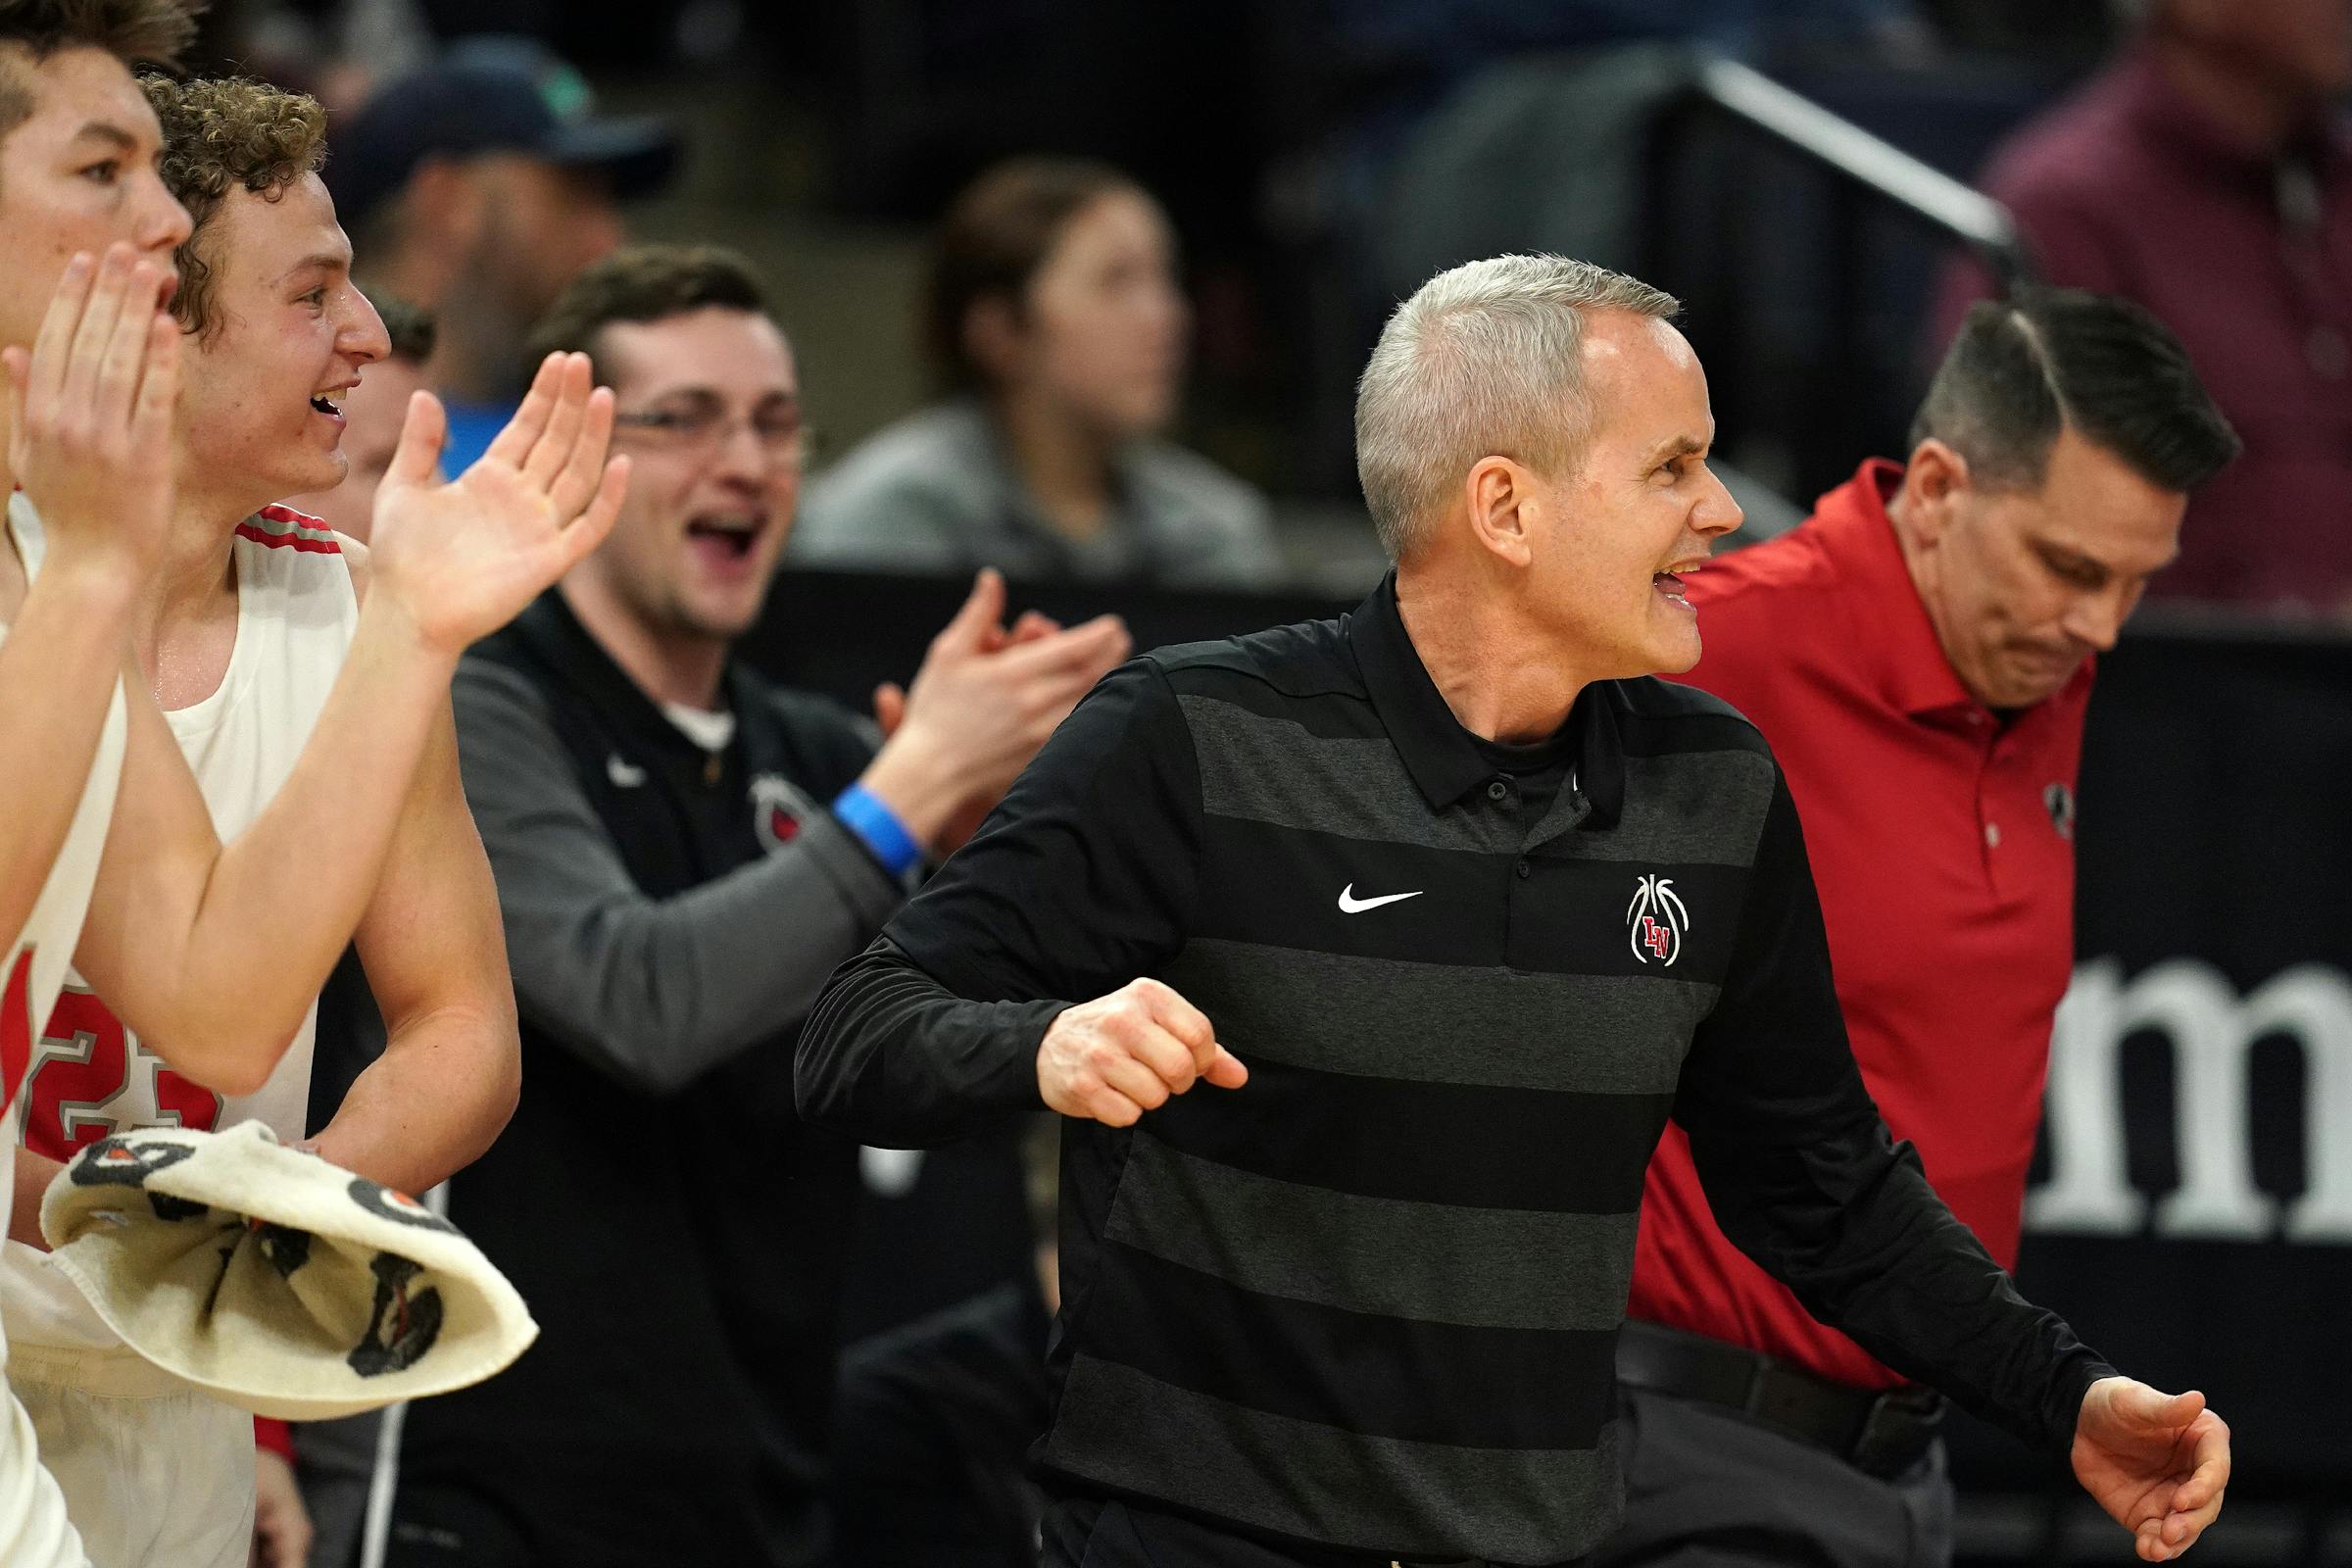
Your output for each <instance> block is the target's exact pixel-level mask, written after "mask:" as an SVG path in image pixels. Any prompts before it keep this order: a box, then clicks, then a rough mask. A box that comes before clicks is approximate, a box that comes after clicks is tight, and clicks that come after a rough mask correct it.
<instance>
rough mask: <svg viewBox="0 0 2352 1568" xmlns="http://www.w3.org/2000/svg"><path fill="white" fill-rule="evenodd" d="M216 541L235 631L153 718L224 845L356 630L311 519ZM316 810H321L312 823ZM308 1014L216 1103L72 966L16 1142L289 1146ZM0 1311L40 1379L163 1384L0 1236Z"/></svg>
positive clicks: (256, 807)
mask: <svg viewBox="0 0 2352 1568" xmlns="http://www.w3.org/2000/svg"><path fill="white" fill-rule="evenodd" d="M231 548H232V551H233V554H234V558H235V564H236V580H237V635H236V644H235V647H234V648H233V649H232V650H231V652H230V654H229V661H228V671H227V673H226V674H225V675H223V676H222V677H221V684H220V686H219V687H218V688H217V689H216V690H215V691H214V692H213V694H212V695H211V696H209V697H207V698H205V699H204V700H203V701H201V702H199V703H196V704H195V705H193V706H192V707H188V708H183V709H180V710H178V711H175V712H172V713H167V714H166V715H165V717H166V718H167V719H169V720H170V721H171V725H172V734H173V735H174V736H175V737H176V738H177V739H178V741H179V748H180V751H181V752H182V753H183V754H184V755H185V756H186V757H187V760H188V766H189V768H190V770H191V771H193V772H194V773H195V775H196V783H197V787H198V788H199V789H200V790H201V791H202V792H203V794H204V801H205V805H207V806H208V807H210V808H211V809H212V815H213V826H214V828H215V830H216V831H217V832H218V833H219V834H220V836H221V840H222V842H224V843H225V842H227V841H228V840H230V839H233V838H235V837H236V836H237V835H238V834H239V833H242V832H243V831H244V830H245V828H246V826H247V825H248V824H249V823H251V822H252V821H253V819H254V818H255V817H257V816H259V815H260V814H261V813H262V811H263V809H265V808H266V807H268V806H269V804H270V801H271V800H272V799H274V798H275V796H276V795H277V792H278V788H279V786H280V785H282V784H283V783H285V781H286V778H287V776H288V775H289V774H291V773H292V772H293V770H294V763H295V761H296V760H297V759H298V758H300V757H301V755H302V749H303V747H304V745H305V744H306V743H307V742H308V741H309V740H310V736H311V731H312V729H313V728H314V727H316V725H317V724H318V721H319V711H320V710H321V709H323V708H324V707H325V706H326V697H327V693H328V692H329V691H330V690H332V689H333V687H334V683H335V676H336V674H337V673H338V672H339V671H340V670H341V668H342V667H343V661H344V657H345V655H346V654H347V653H348V652H349V650H350V648H351V639H352V635H353V633H354V631H355V629H356V628H357V626H358V624H359V601H358V598H357V597H356V595H355V594H354V592H353V589H352V582H351V569H350V566H349V564H348V563H346V562H345V560H344V558H343V555H342V552H341V549H340V547H339V546H338V545H337V543H336V537H335V534H334V533H333V532H332V531H331V530H330V529H328V528H327V527H326V526H325V525H324V524H323V523H320V522H319V520H318V519H316V518H314V517H307V516H304V515H302V514H300V513H297V512H293V511H290V510H288V509H286V508H283V507H270V508H266V509H264V510H263V511H262V512H261V513H260V514H259V515H256V516H254V517H251V518H248V519H247V520H246V521H245V522H243V523H241V524H240V525H239V526H238V528H237V534H236V540H235V543H234V544H233V546H232V547H231ZM328 816H329V813H328V812H326V811H323V810H322V811H321V812H320V817H321V821H322V824H324V823H325V822H326V820H327V818H328ZM321 831H331V828H329V827H327V826H324V825H322V827H321ZM255 940H257V941H268V940H269V938H268V934H267V933H264V932H257V933H256V934H255ZM318 1019H319V1008H318V1005H317V1004H316V1003H314V1004H313V1005H312V1006H311V1009H310V1011H309V1012H308V1013H306V1014H305V1015H304V1017H303V1021H302V1029H301V1031H300V1032H299V1033H298V1034H297V1035H296V1036H295V1037H294V1041H293V1044H292V1045H290V1046H288V1047H287V1048H286V1054H285V1056H284V1057H283V1058H282V1059H281V1060H280V1061H279V1062H278V1064H277V1067H276V1070H275V1071H273V1072H272V1073H270V1079H269V1081H268V1082H267V1083H265V1084H264V1085H263V1086H262V1087H261V1089H260V1090H258V1091H256V1092H255V1093H253V1094H251V1095H242V1096H238V1097H236V1098H234V1099H223V1098H222V1097H221V1096H220V1095H217V1094H215V1093H214V1092H213V1091H211V1090H210V1089H207V1088H205V1087H203V1086H202V1085H200V1084H198V1083H196V1082H194V1081H193V1080H191V1079H188V1078H186V1077H183V1076H182V1075H180V1074H179V1073H176V1072H174V1071H172V1069H171V1068H170V1067H168V1066H166V1065H165V1064H164V1061H163V1058H162V1057H161V1056H159V1055H158V1054H156V1053H155V1052H154V1051H153V1050H151V1049H150V1048H149V1047H148V1046H147V1045H146V1044H145V1043H144V1042H142V1041H141V1040H140V1039H139V1038H138V1037H137V1036H136V1035H134V1034H132V1033H131V1032H130V1031H129V1030H128V1029H125V1028H124V1027H123V1024H122V1023H121V1022H120V1021H119V1020H118V1019H117V1018H116V1017H115V1016H114V1014H113V1013H112V1012H111V1011H109V1010H108V1009H107V1007H106V1005H105V1004H104V1003H103V1002H101V1001H100V1000H99V999H98V998H97V997H96V996H95V995H93V994H92V993H91V991H90V990H89V988H88V987H87V986H85V985H83V984H82V983H81V980H80V977H79V976H70V977H69V978H68V981H67V984H66V987H65V990H64V992H63V994H62V995H60V996H59V998H58V1000H57V1005H56V1006H55V1007H54V1008H53V1009H52V1011H51V1013H50V1015H49V1023H48V1027H47V1028H46V1029H44V1030H42V1031H41V1032H40V1035H39V1037H38V1039H37V1040H36V1041H35V1042H34V1052H33V1059H32V1066H31V1071H30V1073H29V1074H28V1075H27V1077H26V1080H25V1092H24V1094H23V1095H22V1097H21V1098H22V1100H23V1103H24V1108H23V1112H22V1114H21V1116H19V1118H18V1119H17V1121H16V1123H15V1126H16V1132H17V1136H18V1138H19V1139H20V1141H22V1142H23V1143H24V1144H25V1146H26V1147H28V1148H30V1149H33V1150H36V1151H38V1152H41V1153H44V1154H48V1155H50V1156H51V1157H52V1158H57V1159H64V1158H67V1157H69V1156H70V1155H72V1154H73V1152H74V1151H76V1150H78V1149H82V1148H84V1147H86V1146H88V1145H89V1144H91V1143H93V1142H95V1141H96V1140H98V1139H100V1138H103V1137H106V1136H107V1135H109V1134H111V1133H117V1132H122V1131H124V1130H126V1129H131V1128H137V1127H157V1126H171V1127H200V1128H208V1129H209V1128H221V1127H230V1126H234V1125H235V1124H237V1123H238V1122H243V1121H261V1122H266V1123H268V1124H269V1126H270V1130H271V1131H272V1132H274V1133H276V1134H277V1135H278V1137H279V1138H280V1139H282V1140H284V1141H285V1142H288V1143H292V1142H294V1141H296V1140H298V1139H300V1138H303V1137H305V1136H306V1135H307V1131H308V1129H307V1127H306V1125H305V1124H306V1120H307V1116H308V1105H309V1100H310V1092H311V1055H312V1047H313V1043H314V1037H315V1034H316V1030H317V1025H318ZM0 1321H5V1323H6V1325H7V1333H8V1337H9V1339H10V1340H11V1341H12V1342H14V1343H15V1344H16V1345H17V1346H19V1347H20V1356H21V1357H23V1358H26V1359H28V1360H30V1361H34V1362H37V1363H38V1364H39V1372H40V1375H41V1376H42V1377H44V1378H48V1379H51V1380H64V1381H71V1382H73V1383H75V1384H79V1385H81V1386H86V1387H89V1388H91V1389H93V1390H97V1391H100V1392H109V1393H116V1394H123V1395H130V1396H141V1395H161V1394H163V1393H166V1392H169V1391H170V1390H172V1388H173V1387H174V1385H173V1384H172V1380H171V1379H170V1378H169V1376H168V1375H167V1374H165V1373H162V1372H160V1371H157V1370H156V1369H154V1368H152V1367H150V1366H149V1365H148V1364H147V1363H146V1362H145V1361H143V1360H141V1359H140V1358H138V1357H137V1356H136V1355H135V1354H133V1353H132V1352H131V1351H130V1350H128V1349H127V1348H124V1347H123V1344H122V1342H121V1341H120V1340H119V1339H117V1338H116V1336H115V1335H114V1333H113V1331H111V1330H110V1329H108V1328H107V1327H106V1325H105V1324H104V1323H103V1322H101V1321H100V1320H99V1318H98V1315H97V1314H96V1313H95V1312H93V1311H92V1310H91V1309H90V1307H89V1304H88V1303H87V1302H86V1301H84V1300H83V1299H81V1294H80V1292H78V1291H76V1290H75V1289H74V1288H73V1285H72V1284H71V1283H70V1282H68V1281H67V1279H66V1278H65V1277H64V1275H62V1274H61V1273H59V1272H58V1271H57V1270H56V1269H55V1268H53V1267H51V1266H50V1264H49V1262H48V1259H47V1256H46V1254H43V1253H41V1252H37V1251H35V1250H32V1249H31V1248H28V1247H24V1246H22V1245H20V1244H18V1243H15V1242H10V1243H8V1244H7V1247H6V1250H5V1258H4V1259H0Z"/></svg>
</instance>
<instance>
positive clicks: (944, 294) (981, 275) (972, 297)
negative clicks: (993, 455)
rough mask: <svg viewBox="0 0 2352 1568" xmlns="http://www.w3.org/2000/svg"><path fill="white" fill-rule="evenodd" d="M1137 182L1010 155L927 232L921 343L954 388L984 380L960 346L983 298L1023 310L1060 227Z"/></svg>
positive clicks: (1076, 161) (1069, 161) (1089, 162)
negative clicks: (929, 235)
mask: <svg viewBox="0 0 2352 1568" xmlns="http://www.w3.org/2000/svg"><path fill="white" fill-rule="evenodd" d="M1142 189H1143V187H1142V186H1140V185H1138V184H1137V183H1136V182H1135V181H1134V179H1133V178H1131V177H1129V176H1128V175H1127V174H1125V173H1122V172H1120V171H1119V170H1117V169H1116V168H1114V167H1112V166H1111V165H1109V164H1105V163H1103V162H1100V161H1099V160H1096V159H1092V158H1044V157H1033V158H1014V159H1009V160H1007V161H1005V163H1002V164H999V165H997V166H996V167H995V168H993V169H990V170H989V171H987V172H985V173H983V174H981V176H980V177H979V178H977V179H975V180H973V181H972V183H971V184H969V185H967V186H965V187H964V189H963V192H962V194H961V195H959V196H957V197H956V200H955V201H954V202H953V203H952V204H950V206H949V208H948V211H947V216H946V217H944V218H942V219H941V220H940V222H939V231H938V232H937V233H936V234H934V235H933V236H932V240H931V258H930V267H929V272H928V275H927V276H926V277H925V278H924V282H923V346H924V348H925V350H926V351H927V352H928V354H929V355H930V358H931V360H932V363H933V364H934V366H936V367H937V368H938V370H939V372H940V375H941V377H942V379H943V380H944V381H945V382H946V384H947V386H948V387H949V388H950V389H951V390H958V391H960V390H974V389H979V388H983V387H985V386H986V385H987V382H988V376H987V372H986V371H985V370H983V369H982V368H981V367H980V365H979V364H978V362H976V361H975V360H973V358H972V356H971V354H970V353H969V351H967V350H966V349H965V347H964V342H963V328H964V321H965V319H966V318H968V317H969V316H970V315H971V311H972V307H973V306H975V305H977V304H979V303H980V302H981V301H983V300H990V299H1001V300H1005V301H1007V302H1009V303H1010V304H1011V306H1012V308H1013V312H1014V314H1015V315H1016V316H1017V315H1019V314H1020V312H1021V310H1022V309H1023V307H1024V305H1025V303H1026V301H1027V297H1028V293H1029V284H1030V281H1031V280H1032V279H1033V278H1035V277H1036V276H1037V274H1038V271H1039V270H1040V269H1041V268H1043V267H1044V266H1045V265H1046V261H1047V259H1048V258H1050V257H1051V256H1052V255H1053V254H1054V246H1056V245H1058V244H1059V243H1061V236H1062V231H1063V230H1064V229H1066V228H1067V227H1068V226H1069V223H1070V220H1071V219H1073V218H1075V217H1077V216H1078V215H1079V213H1081V212H1083V211H1084V210H1086V209H1087V208H1089V207H1092V206H1093V205H1094V204H1095V203H1096V202H1098V201H1100V200H1102V199H1103V197H1105V196H1109V195H1114V194H1118V193H1121V192H1128V191H1133V192H1139V193H1140V192H1141V191H1142Z"/></svg>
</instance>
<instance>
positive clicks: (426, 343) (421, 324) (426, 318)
mask: <svg viewBox="0 0 2352 1568" xmlns="http://www.w3.org/2000/svg"><path fill="white" fill-rule="evenodd" d="M368 303H369V304H371V305H373V306H374V307H375V314H376V315H378V316H380V317H382V318H383V319H384V335H385V336H386V337H388V338H390V339H391V340H392V358H394V359H396V360H399V361H401V362H402V363H404V364H408V365H422V364H423V363H424V362H425V361H427V360H429V359H431V358H432V357H433V343H434V341H435V340H436V339H437V338H439V337H440V335H441V333H440V323H439V322H438V321H436V320H435V319H434V318H433V313H432V312H430V311H428V310H425V309H424V308H423V307H422V306H417V305H411V304H410V303H409V302H408V301H407V300H404V299H402V298H401V297H400V296H399V295H397V294H384V293H370V294H369V295H368Z"/></svg>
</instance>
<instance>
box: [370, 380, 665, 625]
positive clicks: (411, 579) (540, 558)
mask: <svg viewBox="0 0 2352 1568" xmlns="http://www.w3.org/2000/svg"><path fill="white" fill-rule="evenodd" d="M591 381H592V377H591V375H590V373H589V368H588V357H587V356H586V355H584V354H551V355H549V356H548V357H547V360H546V362H545V363H544V364H542V365H541V366H540V367H539V374H538V376H537V378H536V379H534V380H533V381H532V382H531V390H530V393H529V395H528V396H526V397H525V398H524V399H523V400H522V407H521V408H519V409H517V410H516V411H515V417H514V418H513V419H512V420H510V421H508V424H507V427H506V428H505V429H504V430H502V431H500V432H499V435H498V439H497V440H495V441H493V442H491V443H490V449H489V450H488V451H487V452H485V453H484V454H483V455H482V457H481V460H480V461H479V462H477V463H475V464H474V466H472V467H470V468H467V469H466V471H465V472H464V473H462V474H460V475H459V476H458V477H457V478H455V479H453V480H449V481H447V482H443V481H442V480H441V478H440V477H439V474H438V466H439V460H440V455H441V444H442V441H443V439H444V437H445V436H446V435H447V433H448V428H449V424H448V417H447V416H446V415H445V414H444V413H443V411H442V408H441V403H440V400H439V399H437V398H435V397H434V396H433V395H432V394H431V393H429V392H418V393H417V394H416V395H415V396H414V397H413V398H412V399H411V400H410V402H409V415H408V422H407V424H406V425H404V426H403V427H402V429H401V432H400V447H399V449H398V450H397V451H396V452H395V453H394V454H393V458H392V466H391V468H390V469H389V470H388V471H387V472H386V473H385V475H384V482H383V487H382V488H381V489H380V490H378V491H377V492H376V498H375V516H374V521H373V532H372V534H371V536H370V538H369V553H370V556H371V558H372V563H373V566H372V584H371V587H370V591H369V598H370V600H371V601H372V600H374V599H376V598H379V597H388V598H389V599H391V600H392V601H393V602H394V603H395V604H397V605H398V606H399V607H400V608H401V609H402V610H403V611H404V612H405V613H407V615H408V617H409V619H410V620H411V622H412V623H413V624H414V625H415V627H416V629H417V635H418V636H419V638H420V639H421V640H422V641H423V642H424V643H425V644H426V645H427V646H428V647H431V648H433V649H435V650H437V651H439V652H441V653H444V654H446V655H449V656H450V657H453V658H454V657H455V656H456V655H458V654H460V653H463V652H464V651H465V649H466V645H467V644H469V643H472V642H473V641H475V640H476V639H478V638H482V637H486V636H488V635H489V634H490V633H491V632H494V631H496V630H497V629H498V628H499V627H501V626H503V625H505V624H506V623H507V622H508V621H510V620H512V619H514V618H515V615H516V614H518V613H521V611H522V609H523V607H524V606H526V605H528V604H529V603H530V602H531V601H532V600H533V599H534V598H536V597H537V596H538V595H539V594H540V593H541V592H542V591H543V590H545V589H546V588H547V587H548V586H549V585H550V584H551V583H553V582H555V581H556V579H557V578H559V577H561V576H563V575H564V572H566V571H568V570H570V569H571V567H572V566H573V565H575V564H578V563H579V562H580V561H581V559H583V558H584V557H586V556H587V555H588V553H589V552H590V551H592V550H594V549H595V548H596V547H597V546H598V545H599V544H602V543H603V542H604V538H605V535H606V534H607V533H609V532H611V531H612V527H613V518H615V517H617V516H618V515H620V503H621V497H622V495H623V493H624V492H625V491H626V489H627V487H628V469H629V460H628V459H627V458H625V457H622V458H614V459H613V460H612V461H611V462H610V463H608V462H606V461H605V452H606V448H607V447H608V446H609V445H610V444H611V441H612V436H613V393H612V391H611V390H610V389H609V388H604V387H596V388H594V389H593V390H592V388H591Z"/></svg>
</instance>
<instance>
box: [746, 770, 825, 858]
mask: <svg viewBox="0 0 2352 1568" xmlns="http://www.w3.org/2000/svg"><path fill="white" fill-rule="evenodd" d="M750 794H751V801H752V831H753V832H754V833H756V834H758V835H759V838H760V848H761V849H762V850H765V851H766V852H767V853H768V854H770V855H773V854H775V853H776V852H777V851H778V850H780V849H782V848H784V846H785V845H787V844H790V843H791V842H792V841H793V840H794V839H796V838H798V837H800V833H801V824H802V823H803V822H805V821H807V820H808V819H809V816H810V815H812V814H813V813H814V812H815V811H816V809H817V806H816V803H815V802H814V801H812V800H810V799H809V797H808V796H806V795H804V794H802V793H801V792H800V791H799V790H798V789H796V788H794V787H793V784H792V782H791V781H790V780H789V779H787V778H785V777H784V775H783V774H781V773H755V774H753V775H752V787H751V791H750Z"/></svg>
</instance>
